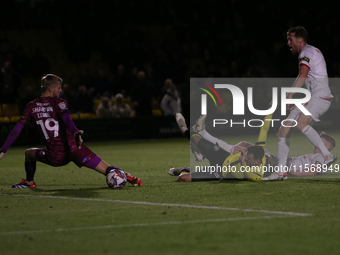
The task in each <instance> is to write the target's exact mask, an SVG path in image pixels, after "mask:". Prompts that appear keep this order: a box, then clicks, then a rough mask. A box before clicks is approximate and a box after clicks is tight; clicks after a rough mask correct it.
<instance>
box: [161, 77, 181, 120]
mask: <svg viewBox="0 0 340 255" xmlns="http://www.w3.org/2000/svg"><path fill="white" fill-rule="evenodd" d="M164 87H165V89H166V93H165V95H164V96H163V98H162V101H161V110H162V111H163V113H164V115H166V116H167V115H175V114H176V113H177V112H181V111H182V109H181V99H180V97H179V94H178V90H177V89H176V86H175V84H173V83H172V80H171V79H166V80H165V82H164Z"/></svg>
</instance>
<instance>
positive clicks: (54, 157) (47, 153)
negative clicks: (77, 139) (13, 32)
mask: <svg viewBox="0 0 340 255" xmlns="http://www.w3.org/2000/svg"><path fill="white" fill-rule="evenodd" d="M96 156H97V155H96V154H95V153H94V152H92V151H91V150H90V149H89V148H87V147H86V146H84V145H82V146H81V148H80V149H78V148H77V149H76V150H73V151H67V152H65V151H58V150H53V151H52V150H47V149H37V150H36V152H35V158H36V160H37V161H39V162H43V163H45V164H47V165H51V166H63V165H66V164H68V163H70V162H71V161H72V162H74V163H75V164H76V165H77V166H78V167H82V166H85V165H87V164H88V163H89V162H90V160H91V159H93V158H95V157H96Z"/></svg>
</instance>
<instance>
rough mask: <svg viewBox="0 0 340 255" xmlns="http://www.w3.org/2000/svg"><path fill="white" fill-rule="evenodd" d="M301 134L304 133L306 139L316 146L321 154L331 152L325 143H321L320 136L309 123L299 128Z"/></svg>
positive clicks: (324, 154)
mask: <svg viewBox="0 0 340 255" xmlns="http://www.w3.org/2000/svg"><path fill="white" fill-rule="evenodd" d="M301 132H302V134H304V135H305V136H306V137H307V138H308V140H309V141H310V142H311V143H312V144H313V145H314V146H315V147H318V148H319V150H320V151H321V153H322V155H323V156H326V155H329V154H331V153H330V152H329V150H327V148H326V146H325V144H324V143H323V141H322V139H321V137H320V136H319V134H318V133H317V132H316V131H315V129H314V128H312V127H311V126H310V125H307V126H305V127H304V128H303V129H302V130H301Z"/></svg>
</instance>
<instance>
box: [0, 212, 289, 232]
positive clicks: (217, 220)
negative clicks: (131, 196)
mask: <svg viewBox="0 0 340 255" xmlns="http://www.w3.org/2000/svg"><path fill="white" fill-rule="evenodd" d="M283 217H292V216H290V215H285V216H282V215H281V216H260V217H244V218H226V219H211V220H195V221H169V222H156V223H137V224H127V225H106V226H92V227H81V228H56V229H46V230H43V229H41V230H26V231H9V232H0V235H25V234H39V233H51V232H68V231H81V230H100V229H113V228H132V227H150V226H161V225H180V224H197V223H209V222H223V221H239V220H259V219H273V218H283Z"/></svg>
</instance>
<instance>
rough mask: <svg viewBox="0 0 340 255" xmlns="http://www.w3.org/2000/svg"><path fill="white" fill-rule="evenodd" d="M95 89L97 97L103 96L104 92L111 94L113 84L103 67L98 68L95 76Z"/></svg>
mask: <svg viewBox="0 0 340 255" xmlns="http://www.w3.org/2000/svg"><path fill="white" fill-rule="evenodd" d="M95 86H96V87H95V90H96V94H97V95H98V98H100V97H103V96H104V95H105V94H109V95H112V94H113V91H112V88H113V84H112V82H111V81H110V80H109V78H108V77H107V75H106V73H105V71H104V70H103V69H99V70H98V73H97V77H96V78H95Z"/></svg>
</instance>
